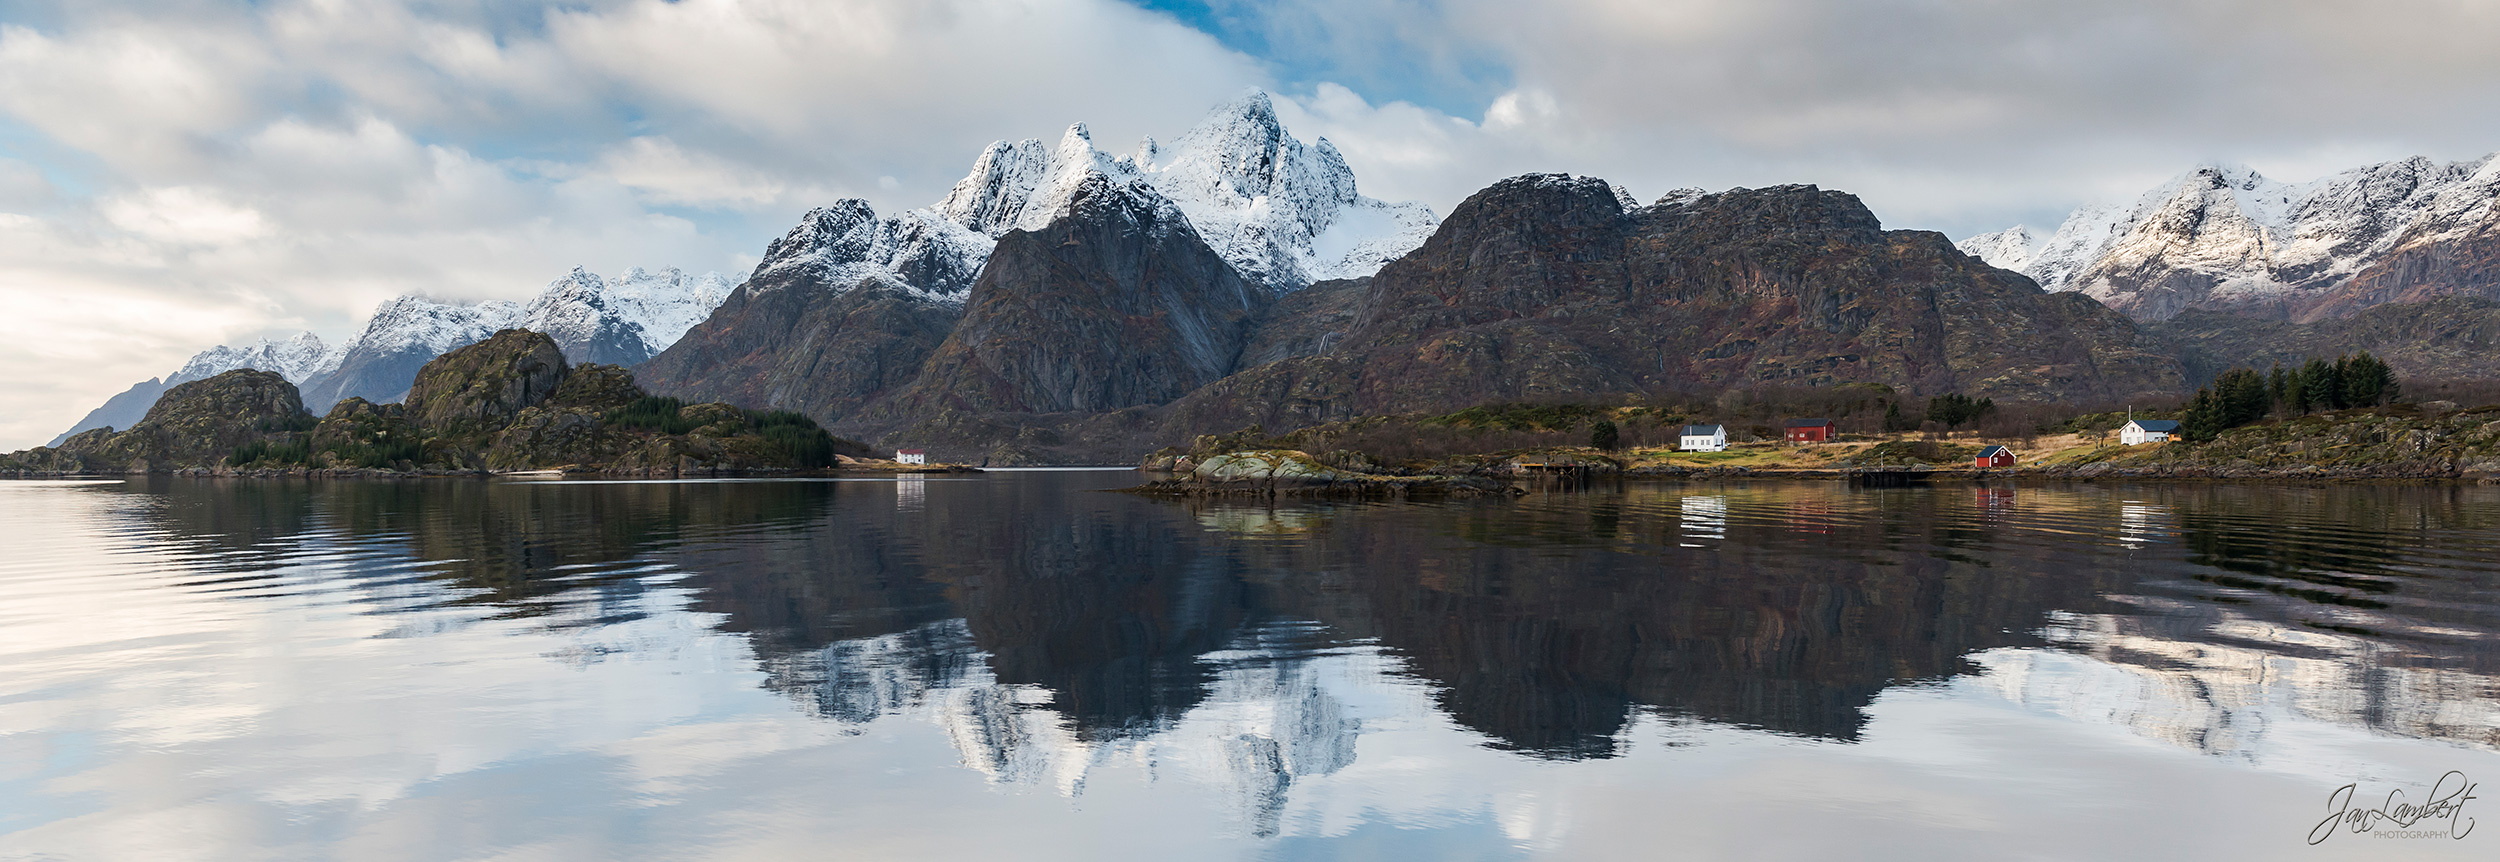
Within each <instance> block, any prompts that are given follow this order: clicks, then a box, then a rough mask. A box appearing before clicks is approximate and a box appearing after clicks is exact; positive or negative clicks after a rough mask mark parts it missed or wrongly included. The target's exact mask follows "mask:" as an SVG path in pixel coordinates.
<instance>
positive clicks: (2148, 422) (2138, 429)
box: [2118, 419, 2179, 446]
mask: <svg viewBox="0 0 2500 862" xmlns="http://www.w3.org/2000/svg"><path fill="white" fill-rule="evenodd" d="M2177 436H2179V423H2177V422H2172V421H2170V420H2168V419H2130V420H2127V424H2126V427H2123V428H2120V429H2118V442H2120V443H2124V444H2127V445H2129V446H2134V445H2136V444H2139V443H2160V442H2164V441H2167V440H2169V439H2170V438H2173V437H2177Z"/></svg>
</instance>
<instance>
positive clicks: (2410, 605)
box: [0, 472, 2500, 860]
mask: <svg viewBox="0 0 2500 862" xmlns="http://www.w3.org/2000/svg"><path fill="white" fill-rule="evenodd" d="M1134 481H1135V479H1134V476H1132V475H1131V474H1125V473H1065V472H1061V473H994V474H988V475H984V476H980V477H971V478H962V479H928V480H905V481H901V482H895V481H828V482H707V483H696V482H688V483H672V482H637V483H591V482H564V483H554V482H549V483H529V482H500V483H485V482H474V481H444V482H412V483H404V484H389V483H354V482H337V483H293V484H287V483H269V482H262V483H243V482H217V481H205V480H199V481H193V480H166V479H152V480H144V481H130V482H120V481H114V482H98V483H40V482H5V483H0V860H19V859H27V860H33V859H189V858H197V859H290V858H305V859H327V858H343V859H489V858H491V859H818V858H833V859H1086V860H1093V859H1127V858H1180V859H1228V858H1237V859H1339V858H1382V859H1513V858H1556V859H1609V858H1621V859H1655V858H1705V859H1707V858H1770V859H1777V858H1794V859H1839V858H1849V859H1856V858H1904V859H1934V858H1967V859H2009V858H2068V859H2102V858H2113V857H2121V856H2133V857H2137V858H2147V859H2165V858H2218V859H2233V858H2297V859H2308V858H2318V859H2345V858H2367V859H2412V858H2423V859H2447V858H2455V859H2479V860H2489V859H2493V858H2500V783H2495V784H2493V785H2491V787H2490V788H2489V789H2480V788H2478V790H2477V791H2476V793H2475V799H2473V800H2468V801H2465V802H2464V804H2463V808H2462V816H2460V817H2456V818H2448V817H2444V816H2443V817H2434V818H2429V819H2426V820H2424V821H2422V822H2419V823H2416V824H2414V825H2413V826H2412V827H2411V828H2410V829H2404V828H2401V827H2397V826H2392V825H2387V824H2384V823H2380V824H2376V825H2377V826H2378V830H2379V831H2378V832H2376V833H2353V832H2349V831H2346V832H2330V833H2326V834H2327V836H2328V837H2326V838H2325V840H2324V841H2323V843H2320V844H2317V845H2315V846H2311V845H2310V844H2309V838H2310V837H2311V833H2312V829H2313V827H2316V826H2317V825H2318V824H2319V823H2320V822H2321V821H2322V820H2325V819H2326V818H2327V817H2328V816H2329V815H2330V813H2331V810H2330V808H2329V806H2330V804H2331V803H2332V802H2333V800H2332V799H2331V794H2333V793H2334V791H2336V789H2337V788H2339V787H2342V786H2344V785H2346V784H2354V785H2357V787H2356V792H2355V793H2354V794H2352V795H2351V796H2349V797H2347V802H2346V803H2345V804H2346V805H2347V806H2348V807H2349V808H2352V809H2369V808H2378V807H2383V806H2385V804H2386V797H2387V794H2389V793H2390V792H2402V793H2404V794H2407V795H2406V796H2405V797H2404V798H2405V799H2407V800H2411V801H2415V802H2420V801H2422V800H2424V798H2425V797H2428V796H2430V795H2432V793H2433V785H2434V783H2435V782H2437V781H2438V780H2439V779H2440V778H2441V776H2442V775H2443V774H2446V773H2449V772H2450V771H2458V772H2461V773H2463V775H2464V776H2465V777H2466V778H2467V779H2468V780H2471V781H2474V782H2476V783H2477V784H2478V785H2479V783H2480V782H2483V781H2494V780H2500V592H2496V591H2500V559H2495V558H2496V557H2500V488H2323V489H2299V488H2272V487H2205V486H2170V487H2165V486H2145V487H2110V486H2072V487H2022V488H2017V489H1994V490H1987V489H1973V488H1970V487H1939V488H1933V489H1909V490H1887V491H1865V490H1859V491H1852V490H1850V489H1847V488H1843V487H1839V486H1836V485H1821V484H1755V485H1723V486H1706V485H1696V486H1682V485H1633V486H1629V487H1626V488H1622V489H1613V490H1601V491H1595V492H1589V493H1582V494H1556V495H1541V496H1531V497H1529V498H1526V499H1524V500H1519V501H1513V502H1489V503H1471V504H1452V505H1434V506H1425V505H1295V506H1279V507H1273V508H1270V507H1266V506H1206V505H1186V504H1175V503H1168V502H1160V501H1151V500H1143V499H1137V498H1132V497H1128V496H1124V495H1115V494H1102V493H1092V492H1091V489H1097V488H1106V487H1116V486H1120V485H1124V484H1130V483H1133V482H1134ZM2449 780H2450V782H2451V784H2450V787H2453V786H2454V782H2455V781H2456V779H2455V778H2454V777H2451V778H2450V779H2449ZM2484 797H2490V801H2485V800H2484ZM2391 810H2392V809H2391ZM2478 817H2488V818H2489V819H2493V820H2494V821H2495V822H2494V823H2493V824H2492V825H2490V826H2485V827H2480V828H2472V830H2471V831H2470V832H2468V831H2466V830H2467V829H2469V828H2471V827H2472V824H2473V822H2474V821H2475V820H2476V819H2477V818H2478ZM2454 833H2463V837H2462V838H2451V835H2452V834H2454ZM2397 835H2414V836H2429V837H2391V836H2397Z"/></svg>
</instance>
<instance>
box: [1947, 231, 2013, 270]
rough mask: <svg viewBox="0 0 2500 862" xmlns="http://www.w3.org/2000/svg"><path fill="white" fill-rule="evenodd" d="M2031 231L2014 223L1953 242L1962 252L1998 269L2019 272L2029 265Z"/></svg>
mask: <svg viewBox="0 0 2500 862" xmlns="http://www.w3.org/2000/svg"><path fill="white" fill-rule="evenodd" d="M2031 246H2032V239H2031V231H2030V230H2029V229H2027V228H2024V227H2023V226H2022V225H2015V226H2013V227H2010V228H2006V229H2005V230H2001V231H1997V232H1996V233H1983V234H1980V235H1978V236H1975V237H1971V238H1969V239H1966V240H1963V241H1961V242H1958V243H1954V247H1956V248H1959V249H1961V250H1962V253H1963V254H1967V255H1970V256H1972V257H1975V258H1978V259H1980V260H1981V261H1982V262H1985V263H1987V264H1988V265H1989V266H1993V267H1996V268H1998V269H2010V270H2013V271H2015V272H2021V271H2023V270H2024V269H2027V268H2029V267H2030V266H2031Z"/></svg>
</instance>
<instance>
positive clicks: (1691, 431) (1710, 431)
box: [1684, 425, 1726, 437]
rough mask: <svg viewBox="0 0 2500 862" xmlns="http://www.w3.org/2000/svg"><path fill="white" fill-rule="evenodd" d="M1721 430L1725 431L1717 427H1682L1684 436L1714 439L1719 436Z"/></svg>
mask: <svg viewBox="0 0 2500 862" xmlns="http://www.w3.org/2000/svg"><path fill="white" fill-rule="evenodd" d="M1723 430H1726V429H1723V428H1720V427H1719V426H1717V425H1686V426H1684V436H1686V437H1716V436H1718V435H1719V432H1720V431H1723Z"/></svg>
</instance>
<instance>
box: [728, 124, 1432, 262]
mask: <svg viewBox="0 0 2500 862" xmlns="http://www.w3.org/2000/svg"><path fill="white" fill-rule="evenodd" d="M1097 178H1099V179H1100V180H1101V182H1099V183H1093V187H1097V188H1099V187H1104V186H1107V187H1109V188H1113V189H1117V190H1118V191H1119V193H1122V194H1129V195H1137V196H1141V197H1144V198H1148V199H1149V201H1148V203H1149V205H1150V206H1153V207H1157V208H1160V207H1164V206H1170V207H1173V208H1176V209H1178V210H1179V211H1180V212H1181V213H1182V214H1183V215H1185V216H1186V217H1187V221H1188V223H1189V224H1190V226H1191V227H1193V228H1194V229H1196V230H1197V232H1198V234H1199V236H1200V237H1202V238H1204V239H1205V240H1206V242H1207V244H1208V246H1209V247H1211V248H1213V249H1215V251H1216V253H1217V254H1219V255H1221V256H1222V257H1223V258H1224V260H1225V262H1227V263H1229V264H1231V265H1232V266H1233V268H1234V269H1235V270H1237V271H1239V272H1240V273H1241V274H1242V275H1243V276H1244V277H1246V278H1249V279H1250V280H1252V281H1255V282H1258V283H1260V284H1262V285H1265V286H1267V287H1268V288H1270V289H1273V290H1276V291H1279V292H1283V291H1292V290H1297V289H1300V288H1302V287H1305V286H1308V285H1310V284H1311V283H1312V282H1315V281H1322V280H1326V279H1334V278H1354V277H1359V276H1365V275H1370V274H1372V273H1373V272H1376V271H1378V270H1379V269H1380V267H1381V266H1382V265H1384V264H1386V263H1388V262H1389V261H1391V260H1395V259H1397V258H1398V257H1399V256H1401V255H1404V254H1405V253H1407V252H1409V251H1412V250H1414V249H1415V247H1417V246H1420V245H1422V244H1423V242H1424V240H1425V239H1427V238H1429V237H1430V236H1431V235H1432V231H1433V229H1434V227H1435V226H1437V225H1438V223H1439V220H1438V219H1437V218H1436V217H1435V216H1434V215H1433V213H1432V210H1431V209H1430V208H1427V207H1425V206H1424V205H1422V204H1418V203H1400V204H1392V203H1386V202H1383V201H1379V200H1375V199H1372V198H1367V197H1364V196H1362V195H1361V194H1360V193H1358V192H1357V190H1356V187H1355V180H1354V171H1353V170H1352V169H1351V168H1349V167H1347V166H1346V163H1345V158H1344V157H1343V156H1342V155H1340V154H1339V153H1338V152H1337V148H1336V147H1335V145H1333V144H1330V143H1329V142H1328V141H1327V140H1326V139H1324V138H1323V139H1320V140H1319V141H1318V142H1316V143H1314V144H1308V145H1306V144H1304V143H1302V142H1301V141H1299V140H1296V139H1295V138H1294V137H1293V135H1292V134H1291V133H1289V132H1288V131H1287V130H1286V129H1285V126H1284V123H1283V122H1282V121H1280V120H1278V119H1277V117H1276V107H1275V104H1274V103H1273V102H1271V101H1270V100H1269V98H1268V96H1267V94H1266V93H1263V92H1257V91H1253V92H1251V93H1249V94H1247V95H1244V96H1243V97H1241V98H1240V99H1236V100H1234V101H1232V102H1230V103H1227V104H1224V105H1222V106H1219V107H1217V108H1216V109H1215V111H1214V112H1213V113H1211V114H1209V115H1208V116H1207V118H1206V119H1204V120H1202V121H1200V122H1199V123H1198V125H1197V126H1195V127H1193V128H1191V129H1190V130H1189V131H1188V132H1186V133H1184V134H1182V135H1181V137H1180V138H1179V139H1178V140H1176V141H1174V142H1173V144H1172V145H1171V146H1169V147H1165V146H1163V145H1161V144H1158V143H1156V142H1155V140H1154V139H1153V138H1148V139H1146V140H1145V142H1143V143H1142V144H1140V145H1139V146H1138V148H1137V151H1136V152H1135V153H1133V154H1126V155H1118V156H1114V155H1112V154H1110V153H1107V152H1104V151H1103V150H1101V149H1099V148H1097V147H1095V146H1094V141H1093V136H1092V134H1091V133H1090V132H1089V131H1088V130H1087V129H1086V127H1085V124H1083V123H1078V124H1075V125H1073V126H1070V127H1068V130H1067V131H1066V132H1065V133H1063V134H1062V135H1060V138H1059V143H1058V145H1057V146H1056V147H1052V146H1046V145H1044V144H1043V143H1042V142H1041V141H1040V140H1039V139H1026V140H1023V141H1017V142H1014V143H1009V142H1006V141H999V142H996V143H993V144H991V145H989V147H988V148H987V149H984V150H982V152H981V155H980V156H979V157H978V158H976V159H974V160H973V164H972V170H971V171H970V172H969V173H967V174H965V176H964V178H963V179H962V180H960V181H958V182H957V183H956V184H955V186H954V188H953V189H951V190H950V191H948V193H947V195H946V198H945V199H944V200H941V201H938V202H937V203H935V204H933V205H930V206H928V207H924V208H921V209H915V210H909V211H905V212H902V213H899V214H896V215H893V216H887V217H883V218H880V217H878V216H877V214H876V211H875V209H874V208H872V207H871V206H870V205H869V204H868V202H866V201H861V200H845V201H841V202H839V203H836V204H834V205H833V206H830V207H826V208H822V209H817V210H814V211H811V212H809V213H808V214H807V215H806V216H805V217H804V218H802V219H800V222H799V225H798V226H797V227H794V228H792V229H791V230H790V232H789V234H788V235H786V236H784V237H782V238H781V239H779V240H776V241H775V242H774V243H773V244H772V246H771V247H770V248H768V249H767V250H766V252H765V256H764V261H763V263H762V264H760V265H759V266H758V267H757V268H756V271H755V274H754V275H753V276H752V277H751V278H750V279H749V283H750V284H753V285H755V286H756V287H757V289H766V288H769V287H770V286H773V285H778V284H782V283H785V281H786V280H787V279H788V278H789V277H791V276H795V275H809V276H812V277H815V278H818V279H821V281H822V282H823V283H825V284H830V285H845V286H846V285H849V284H854V283H858V282H861V281H867V280H876V281H880V282H888V283H892V284H895V285H899V286H902V287H904V288H906V289H907V290H908V291H910V292H912V293H915V294H917V295H920V296H923V297H925V298H927V299H930V300H933V301H939V302H948V303H960V302H962V301H963V297H964V294H965V293H966V292H968V291H970V290H971V287H972V282H973V280H974V279H975V278H977V277H979V275H980V272H981V266H982V264H984V263H986V262H987V261H988V259H989V253H990V250H991V248H992V246H993V245H994V243H995V241H996V240H997V238H998V237H1001V236H1004V235H1006V234H1007V232H1008V231H1011V230H1016V229H1020V228H1021V229H1024V230H1038V229H1041V228H1043V227H1046V226H1048V225H1049V224H1050V223H1051V222H1052V221H1053V220H1055V219H1056V218H1058V217H1059V216H1060V215H1063V214H1065V213H1066V212H1067V211H1068V207H1069V205H1070V204H1071V203H1072V202H1074V200H1075V198H1076V196H1077V195H1078V194H1079V192H1080V190H1082V189H1085V188H1088V187H1089V181H1093V180H1096V179H1097Z"/></svg>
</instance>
